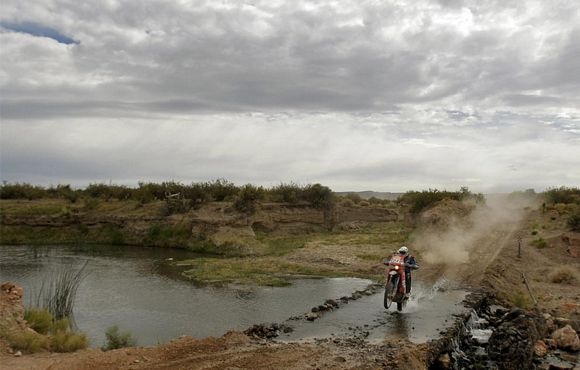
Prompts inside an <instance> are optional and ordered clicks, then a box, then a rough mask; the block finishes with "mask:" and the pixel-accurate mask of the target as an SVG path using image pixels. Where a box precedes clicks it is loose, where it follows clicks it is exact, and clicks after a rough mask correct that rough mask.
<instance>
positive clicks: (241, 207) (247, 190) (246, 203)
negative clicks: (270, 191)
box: [233, 184, 264, 214]
mask: <svg viewBox="0 0 580 370" xmlns="http://www.w3.org/2000/svg"><path fill="white" fill-rule="evenodd" d="M263 196H264V189H263V188H262V187H261V186H260V187H256V186H254V185H251V184H247V185H244V187H242V189H241V190H240V192H239V193H238V195H237V197H236V200H235V201H234V204H233V206H234V208H235V209H236V210H238V211H239V212H243V213H247V214H252V213H254V212H255V211H256V203H257V202H258V201H259V200H260V199H262V198H263Z"/></svg>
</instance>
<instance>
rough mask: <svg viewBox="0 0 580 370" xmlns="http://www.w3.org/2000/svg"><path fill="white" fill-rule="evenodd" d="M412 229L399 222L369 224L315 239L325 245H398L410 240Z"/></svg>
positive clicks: (326, 234)
mask: <svg viewBox="0 0 580 370" xmlns="http://www.w3.org/2000/svg"><path fill="white" fill-rule="evenodd" d="M410 232H411V229H409V228H408V227H406V226H405V225H403V224H402V223H399V222H389V223H380V224H368V225H365V226H363V227H361V228H360V229H359V230H355V231H351V232H333V233H324V234H322V233H321V234H319V235H317V236H315V237H314V238H313V239H314V240H316V241H318V242H321V243H324V244H337V245H360V244H375V245H385V244H397V243H402V242H404V241H406V240H407V239H408V238H409V234H410Z"/></svg>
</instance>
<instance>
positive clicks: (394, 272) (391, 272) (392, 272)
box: [389, 270, 397, 275]
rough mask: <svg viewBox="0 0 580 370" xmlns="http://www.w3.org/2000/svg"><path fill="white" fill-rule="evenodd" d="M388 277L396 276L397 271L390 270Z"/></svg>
mask: <svg viewBox="0 0 580 370" xmlns="http://www.w3.org/2000/svg"><path fill="white" fill-rule="evenodd" d="M389 275H397V271H395V270H391V271H389Z"/></svg>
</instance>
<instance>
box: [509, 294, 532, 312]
mask: <svg viewBox="0 0 580 370" xmlns="http://www.w3.org/2000/svg"><path fill="white" fill-rule="evenodd" d="M512 303H513V304H514V306H516V307H519V308H522V309H528V308H530V307H531V306H532V301H531V300H530V298H529V297H528V296H527V295H526V294H525V293H524V292H522V291H519V292H517V293H516V294H515V295H514V296H513V297H512Z"/></svg>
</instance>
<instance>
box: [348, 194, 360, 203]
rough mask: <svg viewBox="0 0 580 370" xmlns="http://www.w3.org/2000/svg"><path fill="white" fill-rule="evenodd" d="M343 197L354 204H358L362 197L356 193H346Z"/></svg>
mask: <svg viewBox="0 0 580 370" xmlns="http://www.w3.org/2000/svg"><path fill="white" fill-rule="evenodd" d="M345 198H347V199H350V200H352V202H353V203H354V204H359V203H360V201H361V200H362V198H361V197H360V195H358V194H357V193H348V194H346V195H345Z"/></svg>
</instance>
